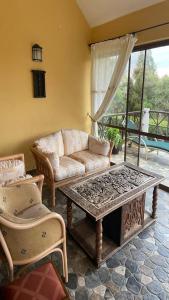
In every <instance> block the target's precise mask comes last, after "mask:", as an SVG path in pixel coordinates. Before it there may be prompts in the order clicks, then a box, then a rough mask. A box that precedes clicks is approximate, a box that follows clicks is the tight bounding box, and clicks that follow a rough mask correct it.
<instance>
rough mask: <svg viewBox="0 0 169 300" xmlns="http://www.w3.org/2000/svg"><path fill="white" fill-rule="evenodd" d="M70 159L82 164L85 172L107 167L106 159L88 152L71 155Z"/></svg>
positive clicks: (107, 160) (107, 161) (107, 159)
mask: <svg viewBox="0 0 169 300" xmlns="http://www.w3.org/2000/svg"><path fill="white" fill-rule="evenodd" d="M71 157H72V158H73V159H76V160H78V161H79V162H81V163H82V164H84V165H85V170H86V172H92V171H95V170H97V169H104V168H106V167H108V166H109V158H108V157H106V156H103V155H99V154H95V153H93V152H90V151H88V150H86V151H80V152H76V153H73V154H72V155H71Z"/></svg>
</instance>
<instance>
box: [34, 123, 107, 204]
mask: <svg viewBox="0 0 169 300" xmlns="http://www.w3.org/2000/svg"><path fill="white" fill-rule="evenodd" d="M110 148H111V147H110V144H109V142H108V141H105V140H99V139H97V138H95V137H93V136H91V135H89V134H88V133H86V132H84V131H80V130H76V129H61V130H59V131H57V132H54V133H52V134H49V135H48V136H45V137H42V138H40V139H38V140H36V141H35V142H34V145H33V147H32V153H33V155H34V158H35V162H36V168H37V171H38V173H39V174H44V176H45V181H46V183H47V185H48V186H49V187H50V189H51V193H52V206H55V188H57V187H59V186H62V185H64V184H66V183H69V182H70V181H72V180H73V179H75V178H78V177H79V176H85V175H87V174H90V173H94V172H97V171H98V170H102V169H105V168H107V167H109V165H110V153H111V149H110Z"/></svg>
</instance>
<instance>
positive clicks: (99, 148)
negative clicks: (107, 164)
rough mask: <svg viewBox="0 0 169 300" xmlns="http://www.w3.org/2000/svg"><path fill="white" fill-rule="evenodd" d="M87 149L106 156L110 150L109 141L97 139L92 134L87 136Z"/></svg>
mask: <svg viewBox="0 0 169 300" xmlns="http://www.w3.org/2000/svg"><path fill="white" fill-rule="evenodd" d="M89 151H91V152H93V153H96V154H100V155H103V156H108V154H109V151H110V143H109V142H108V141H106V140H99V139H98V138H96V137H94V136H91V135H90V136H89Z"/></svg>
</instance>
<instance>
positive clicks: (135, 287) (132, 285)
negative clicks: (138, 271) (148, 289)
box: [127, 276, 141, 295]
mask: <svg viewBox="0 0 169 300" xmlns="http://www.w3.org/2000/svg"><path fill="white" fill-rule="evenodd" d="M127 288H128V290H129V291H130V292H132V293H133V294H136V295H138V294H139V292H140V290H141V285H140V283H138V282H137V281H136V279H135V278H134V277H133V276H131V277H129V278H128V280H127Z"/></svg>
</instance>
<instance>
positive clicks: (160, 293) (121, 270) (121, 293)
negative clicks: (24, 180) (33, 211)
mask: <svg viewBox="0 0 169 300" xmlns="http://www.w3.org/2000/svg"><path fill="white" fill-rule="evenodd" d="M151 193H152V191H149V192H148V194H147V200H146V203H147V207H148V209H149V210H151ZM57 196H58V201H57V206H56V209H55V210H56V211H57V212H58V213H60V214H61V215H62V216H63V217H64V218H66V199H65V198H62V197H61V195H60V194H59V193H58V195H57ZM43 198H44V202H45V203H47V199H48V198H49V195H48V191H47V190H46V189H44V197H43ZM73 216H74V220H78V219H79V218H81V217H82V213H81V211H80V210H79V209H77V208H75V207H74V209H73ZM47 259H50V258H47ZM47 259H45V260H47ZM52 259H53V260H54V262H55V264H56V265H57V266H58V268H59V269H60V270H61V268H60V260H59V257H58V256H57V255H53V257H52ZM41 263H43V262H41ZM68 264H69V282H68V284H67V288H68V291H69V293H70V295H71V297H72V299H76V300H87V299H90V300H100V299H112V300H113V299H116V300H123V299H129V300H130V299H131V300H132V299H133V300H140V299H144V300H147V299H150V300H151V299H154V300H156V299H157V300H158V299H160V300H163V299H169V194H167V193H165V192H163V191H161V190H160V191H159V201H158V220H157V222H156V224H154V225H152V226H151V227H149V228H148V229H146V230H145V231H143V232H142V233H141V234H139V236H138V237H136V238H134V239H133V240H132V241H131V242H129V243H128V244H127V245H126V246H124V247H123V248H122V249H121V250H120V251H119V252H117V253H116V254H115V255H114V256H112V257H111V258H110V259H108V260H107V261H106V263H104V264H103V265H102V266H101V267H100V268H99V269H96V268H95V266H94V265H93V264H92V262H91V260H90V259H89V258H88V257H87V256H86V254H85V253H84V252H83V251H82V250H81V249H80V248H79V246H78V245H77V244H76V243H75V242H74V241H73V240H72V239H70V237H69V236H68ZM0 268H1V269H0V281H1V283H3V282H4V281H5V280H6V268H5V265H4V263H1V265H0ZM23 300H24V299H23Z"/></svg>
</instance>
